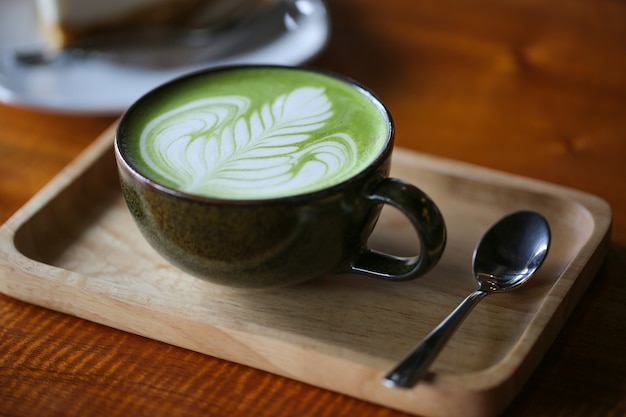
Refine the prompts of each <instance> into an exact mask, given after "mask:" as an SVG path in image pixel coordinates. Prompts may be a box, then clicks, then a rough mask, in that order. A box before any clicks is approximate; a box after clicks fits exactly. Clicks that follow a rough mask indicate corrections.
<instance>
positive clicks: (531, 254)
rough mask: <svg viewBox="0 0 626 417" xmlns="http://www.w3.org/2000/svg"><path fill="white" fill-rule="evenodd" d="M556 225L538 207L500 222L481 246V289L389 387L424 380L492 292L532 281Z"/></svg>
mask: <svg viewBox="0 0 626 417" xmlns="http://www.w3.org/2000/svg"><path fill="white" fill-rule="evenodd" d="M550 237H551V236H550V227H549V225H548V222H547V221H546V219H545V218H544V217H543V216H542V215H541V214H539V213H536V212H534V211H518V212H515V213H512V214H509V215H507V216H505V217H503V218H502V219H500V220H499V221H498V222H496V223H495V224H494V225H493V226H491V228H489V229H488V230H487V232H486V233H485V234H484V235H483V237H482V239H481V240H480V242H479V243H478V245H477V246H476V249H475V250H474V255H473V261H472V271H473V273H474V278H475V279H476V282H477V283H478V289H476V290H475V291H474V292H472V293H471V294H470V295H468V296H467V297H466V298H465V299H464V300H463V301H462V302H461V303H460V304H459V305H458V307H457V308H456V309H454V311H452V313H450V315H449V316H448V317H446V318H445V319H444V320H443V321H442V322H441V323H440V324H439V325H438V326H437V327H436V328H435V329H434V330H433V331H432V332H431V333H429V334H428V336H426V337H425V338H424V340H423V341H422V342H421V343H420V344H419V345H418V346H417V347H416V348H415V349H414V350H413V351H412V352H411V353H410V354H409V355H408V356H407V357H406V358H405V359H403V360H402V361H401V362H400V364H399V365H398V366H396V368H394V369H393V370H392V371H391V372H390V373H389V374H387V375H386V376H385V378H384V379H383V384H384V385H385V386H388V387H400V388H411V387H413V386H415V384H417V382H418V381H419V380H421V379H422V378H423V376H424V375H425V374H426V371H427V370H428V367H429V366H430V365H431V364H432V362H433V361H434V360H435V358H436V356H437V355H438V354H439V352H440V351H441V349H443V346H444V345H445V343H446V342H447V341H448V339H449V338H450V337H451V336H452V334H453V333H454V331H455V330H456V328H457V327H458V326H459V325H460V324H461V322H462V321H463V319H465V317H466V316H467V315H468V314H469V312H470V311H471V310H472V309H473V308H474V306H475V305H476V304H477V303H478V302H479V301H480V300H481V299H482V298H483V297H485V296H486V295H488V294H491V293H495V292H503V291H510V290H513V289H515V288H518V287H519V286H520V285H522V284H524V283H526V282H527V281H528V280H529V278H530V277H531V276H533V274H534V273H535V271H537V269H539V267H540V266H541V264H542V263H543V261H544V260H545V258H546V256H547V254H548V248H549V246H550Z"/></svg>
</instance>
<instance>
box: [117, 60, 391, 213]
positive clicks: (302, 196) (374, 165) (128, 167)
mask: <svg viewBox="0 0 626 417" xmlns="http://www.w3.org/2000/svg"><path fill="white" fill-rule="evenodd" d="M239 69H285V70H290V71H300V72H310V73H315V74H321V75H325V76H328V77H331V78H335V79H337V80H339V81H342V82H345V83H348V84H350V85H352V86H353V87H354V88H356V89H357V90H359V91H360V92H361V94H364V95H365V96H367V97H369V98H370V99H372V101H374V102H375V104H376V105H377V106H378V107H380V110H381V111H382V113H383V115H384V117H385V118H386V120H387V138H386V139H385V142H384V144H383V148H382V150H381V151H380V152H379V154H378V155H376V157H375V158H374V159H373V160H372V161H371V162H370V163H369V164H368V165H367V166H366V167H365V168H363V169H362V170H360V171H358V172H357V173H355V174H354V175H351V176H350V177H349V178H346V179H344V180H343V181H341V182H338V183H336V184H333V185H331V186H328V187H325V188H322V189H319V190H313V191H308V192H304V193H298V194H291V195H284V196H275V197H260V198H224V197H210V196H205V195H200V194H194V193H189V192H186V191H181V190H178V189H176V188H173V187H170V186H167V185H164V184H162V183H160V182H158V181H156V180H154V179H152V178H150V177H148V176H147V175H145V174H143V173H142V172H141V171H140V170H139V169H137V168H136V167H135V166H133V164H132V163H131V162H130V161H129V160H128V159H127V157H126V155H124V153H123V152H122V150H121V149H120V144H119V142H120V140H121V139H120V137H121V133H120V132H121V131H122V130H123V128H124V126H125V121H126V119H127V118H128V115H129V114H130V113H132V112H134V111H135V109H136V108H137V107H139V106H140V105H142V103H143V102H145V101H147V100H149V99H150V97H151V96H152V95H154V94H157V93H158V92H160V91H162V90H165V89H167V88H170V87H171V86H172V85H174V84H179V83H182V82H185V81H187V80H189V79H193V78H196V77H201V76H204V75H206V74H207V73H217V72H223V71H232V70H239ZM394 136H395V128H394V122H393V118H392V116H391V113H390V111H389V109H388V108H387V106H386V105H385V104H384V103H383V101H382V100H381V99H380V98H379V97H378V96H377V95H376V94H375V93H374V92H373V91H372V90H370V89H369V88H367V87H365V86H364V85H363V84H361V83H359V82H358V81H355V80H354V79H352V78H350V77H348V76H345V75H343V74H339V73H336V72H332V71H328V70H325V69H320V68H313V67H306V68H305V67H294V66H288V65H273V64H241V65H224V66H219V67H213V68H207V69H202V70H199V71H194V72H191V73H188V74H185V75H183V76H180V77H176V78H174V79H172V80H170V81H167V82H165V83H163V84H161V85H159V86H157V87H155V88H153V89H151V90H149V91H147V92H146V93H144V94H143V95H142V96H141V97H139V98H138V99H137V100H135V102H133V104H131V105H130V106H129V107H128V108H127V109H126V110H125V111H124V113H123V114H122V116H121V117H120V119H119V122H118V125H117V127H116V129H115V140H114V153H115V159H116V160H117V162H118V165H119V167H120V168H122V167H123V169H124V170H125V171H126V172H127V173H128V174H130V175H132V176H133V177H134V178H135V179H136V180H138V181H140V182H141V183H143V184H145V185H147V186H149V187H152V188H154V189H156V190H158V191H160V192H163V193H165V194H168V195H171V196H173V197H177V198H182V199H186V200H191V201H196V202H207V203H219V204H230V205H259V204H264V203H265V204H267V203H284V202H295V201H301V200H311V199H318V198H322V197H324V196H327V195H330V194H334V193H336V192H338V191H340V190H342V189H344V188H347V187H348V186H349V185H350V184H351V183H353V182H354V181H358V180H359V179H360V178H363V177H366V176H368V175H369V174H370V172H371V171H375V170H377V169H378V167H379V166H380V165H381V164H382V163H383V162H384V161H385V160H387V159H388V157H389V156H390V154H391V152H392V151H393V144H394Z"/></svg>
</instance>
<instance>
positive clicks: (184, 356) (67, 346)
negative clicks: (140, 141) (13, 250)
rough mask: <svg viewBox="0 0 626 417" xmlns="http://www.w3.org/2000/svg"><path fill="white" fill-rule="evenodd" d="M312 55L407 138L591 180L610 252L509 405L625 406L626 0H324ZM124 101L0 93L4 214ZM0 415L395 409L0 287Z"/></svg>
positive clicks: (574, 182)
mask: <svg viewBox="0 0 626 417" xmlns="http://www.w3.org/2000/svg"><path fill="white" fill-rule="evenodd" d="M328 6H329V9H330V12H331V15H332V16H333V21H334V28H333V33H332V38H331V42H330V43H329V45H328V47H327V49H326V50H325V51H324V52H323V53H322V54H321V55H320V56H319V57H317V58H316V59H315V60H314V61H313V62H312V63H311V64H312V65H314V66H317V67H321V68H326V69H330V70H334V71H337V72H340V73H343V74H346V75H348V76H351V77H353V78H355V79H357V80H358V81H360V82H362V83H364V84H366V85H368V86H369V87H371V88H372V89H373V90H374V91H375V92H376V93H377V94H378V95H379V96H380V97H381V98H382V99H383V101H385V102H386V103H387V104H388V106H389V108H390V109H391V112H392V113H393V115H394V118H395V122H396V127H397V144H398V145H399V146H403V147H407V148H412V149H415V150H419V151H421V152H426V153H429V154H433V155H438V156H443V157H447V158H452V159H457V160H463V161H468V162H471V163H474V164H478V165H483V166H487V167H491V168H496V169H498V170H502V171H508V172H512V173H516V174H521V175H524V176H528V177H533V178H537V179H541V180H544V181H549V182H553V183H557V184H560V185H564V186H568V187H573V188H577V189H580V190H583V191H586V192H589V193H592V194H595V195H598V196H600V197H602V198H604V199H605V200H607V201H608V202H609V204H610V205H611V206H612V209H613V216H614V217H613V229H612V243H611V247H610V249H609V252H608V256H607V259H606V262H605V264H604V266H603V267H602V269H601V271H600V272H599V273H598V275H597V277H596V278H595V279H594V281H593V283H592V284H591V286H590V287H589V289H588V291H587V293H586V294H585V296H584V297H583V298H582V300H581V301H580V302H579V304H578V305H577V307H576V308H575V309H574V311H573V313H572V315H571V317H570V319H569V320H568V322H567V323H566V325H565V327H564V328H563V329H562V331H561V332H560V334H559V336H558V337H557V339H556V341H555V342H554V344H553V345H552V347H551V348H550V350H549V351H548V353H547V354H546V356H545V358H544V360H543V361H542V362H541V364H540V366H539V367H538V369H537V370H536V372H535V373H534V375H533V376H532V377H531V379H530V380H529V381H528V383H527V384H526V386H525V388H524V389H523V390H522V392H521V393H520V394H519V395H518V397H517V399H516V400H515V401H514V402H513V403H512V405H511V406H510V408H509V409H508V410H507V411H506V412H505V415H507V416H526V415H533V416H551V417H552V416H568V417H569V416H586V417H587V416H618V415H620V416H621V415H626V377H625V375H626V337H625V335H626V332H625V331H626V280H624V274H625V271H626V185H624V179H626V4H625V3H623V2H619V1H617V0H605V1H602V2H588V1H582V0H567V1H562V0H556V1H546V0H542V1H535V2H522V1H517V0H498V1H496V0H473V1H458V0H457V1H448V0H443V1H439V2H416V1H413V0H387V1H385V2H374V1H365V0H350V1H348V0H345V1H338V0H337V1H331V2H329V5H328ZM114 120H115V117H113V116H111V117H95V116H94V117H91V116H72V115H58V114H49V113H41V112H37V111H33V110H27V109H17V108H12V107H8V106H5V105H0V126H1V129H0V222H4V221H5V220H7V219H8V218H9V217H10V216H11V214H12V213H13V212H15V211H16V210H17V209H18V208H19V207H20V206H22V205H23V204H24V203H25V202H26V201H27V200H28V199H29V198H30V197H31V196H32V195H34V194H35V193H36V192H37V191H38V190H39V189H40V188H41V187H42V186H43V185H44V184H45V183H46V182H47V181H48V180H49V179H51V178H52V177H53V176H54V175H55V174H56V173H57V172H58V171H59V170H60V169H61V168H63V167H64V166H65V165H66V164H67V163H68V162H70V161H71V160H72V159H73V158H74V157H75V156H76V155H78V154H79V153H80V151H81V150H82V149H84V148H85V147H86V146H87V145H88V144H89V143H90V142H92V141H93V140H94V139H95V138H96V137H97V135H98V134H99V133H100V132H101V131H103V130H104V129H105V128H106V127H107V126H109V125H110V124H111V123H113V122H114ZM0 415H3V416H47V415H63V416H72V415H81V416H85V415H108V416H114V415H121V416H128V415H146V416H160V415H164V416H176V415H181V416H183V415H184V416H195V415H198V416H200V415H203V416H205V415H211V416H231V417H233V416H249V415H256V416H288V415H289V416H291V415H298V416H322V415H329V416H330V415H332V416H342V415H345V416H354V415H359V416H399V415H402V414H401V413H399V412H396V411H393V410H390V409H386V408H382V407H379V406H375V405H372V404H369V403H367V402H363V401H359V400H356V399H353V398H349V397H346V396H342V395H339V394H335V393H332V392H328V391H325V390H322V389H318V388H315V387H311V386H308V385H305V384H302V383H300V382H296V381H293V380H289V379H285V378H282V377H278V376H274V375H271V374H267V373H265V372H262V371H258V370H255V369H250V368H247V367H245V366H241V365H238V364H234V363H229V362H226V361H223V360H219V359H215V358H212V357H208V356H204V355H201V354H199V353H194V352H190V351H186V350H183V349H180V348H176V347H173V346H170V345H166V344H163V343H160V342H156V341H152V340H148V339H145V338H142V337H139V336H135V335H132V334H128V333H124V332H121V331H117V330H113V329H110V328H107V327H104V326H100V325H97V324H93V323H90V322H87V321H84V320H80V319H77V318H73V317H69V316H66V315H63V314H60V313H56V312H53V311H49V310H46V309H42V308H39V307H35V306H32V305H29V304H26V303H23V302H20V301H16V300H14V299H12V298H9V297H7V296H5V295H0Z"/></svg>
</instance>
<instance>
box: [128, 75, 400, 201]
mask: <svg viewBox="0 0 626 417" xmlns="http://www.w3.org/2000/svg"><path fill="white" fill-rule="evenodd" d="M391 137H392V131H391V121H390V118H389V116H388V113H387V112H386V110H385V109H384V106H382V104H381V103H380V102H379V101H378V100H376V98H375V97H372V96H371V93H369V92H368V91H366V90H364V89H361V88H360V87H358V86H357V85H355V84H352V83H350V82H346V81H344V80H342V79H339V78H336V77H333V76H329V75H326V74H323V73H320V72H315V71H306V70H294V69H290V68H282V67H241V68H234V69H230V68H226V69H224V70H215V71H208V72H206V73H199V74H192V75H190V76H189V77H184V78H183V79H180V80H178V81H175V82H172V83H169V84H167V85H164V86H162V87H161V88H158V89H156V90H155V91H153V92H151V93H150V94H147V95H146V96H144V97H143V98H142V99H140V100H138V102H137V103H135V104H134V105H133V106H132V107H131V108H130V109H129V110H128V111H127V113H126V114H125V115H124V117H123V123H121V124H120V128H119V129H118V139H117V142H116V143H117V145H118V146H119V147H121V148H123V155H124V159H125V160H126V161H127V162H128V163H129V164H130V166H132V167H133V168H134V169H135V170H137V172H138V173H140V174H141V175H143V176H145V177H146V178H148V179H150V180H151V181H153V182H156V183H158V184H160V185H162V186H165V187H167V188H171V189H174V190H177V191H182V192H185V193H188V194H192V195H198V196H204V197H210V198H221V199H235V200H256V199H266V198H278V197H287V196H293V195H300V194H305V193H310V192H314V191H319V190H323V189H326V188H328V187H331V186H333V185H336V184H338V183H341V182H343V181H345V180H348V179H350V178H351V177H353V176H355V175H357V174H358V173H359V172H362V171H363V170H364V169H366V168H367V167H369V166H370V164H371V162H372V161H374V160H375V159H376V158H377V157H378V156H379V155H380V153H381V151H382V150H383V149H384V148H385V147H386V146H387V142H388V141H389V140H391Z"/></svg>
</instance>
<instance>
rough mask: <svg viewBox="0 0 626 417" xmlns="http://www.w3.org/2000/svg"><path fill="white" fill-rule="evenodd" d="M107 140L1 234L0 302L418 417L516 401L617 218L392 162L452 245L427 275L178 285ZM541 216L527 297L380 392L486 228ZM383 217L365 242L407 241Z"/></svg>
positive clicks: (393, 246) (398, 245)
mask: <svg viewBox="0 0 626 417" xmlns="http://www.w3.org/2000/svg"><path fill="white" fill-rule="evenodd" d="M112 138H113V127H112V128H111V129H110V130H108V131H107V132H105V133H104V134H103V135H102V136H101V137H100V138H99V139H98V140H97V141H96V142H94V144H93V145H92V146H91V147H90V148H89V149H88V150H86V151H85V152H84V154H83V155H81V156H80V157H79V158H78V159H77V160H76V161H74V162H73V163H72V164H70V165H69V166H68V167H67V168H66V169H65V170H64V171H63V172H61V173H60V174H59V175H58V176H57V177H56V178H55V179H54V180H53V181H52V182H51V183H50V184H49V185H48V186H46V187H45V188H44V189H43V190H42V191H41V192H40V193H38V194H37V195H36V196H35V197H34V198H33V199H32V200H31V201H30V202H28V203H27V204H26V205H25V206H24V207H22V208H21V209H20V210H19V211H18V212H17V213H16V214H15V215H14V216H13V217H12V218H11V219H10V220H9V221H7V223H6V224H5V225H4V226H2V228H0V291H2V292H4V293H6V294H8V295H10V296H13V297H15V298H18V299H21V300H25V301H27V302H31V303H34V304H38V305H41V306H45V307H48V308H51V309H54V310H58V311H62V312H65V313H68V314H72V315H75V316H78V317H82V318H85V319H87V320H91V321H94V322H98V323H102V324H105V325H108V326H112V327H115V328H118V329H122V330H125V331H128V332H132V333H136V334H140V335H143V336H147V337H149V338H153V339H157V340H161V341H163V342H166V343H170V344H173V345H178V346H182V347H184V348H188V349H192V350H195V351H198V352H202V353H205V354H208V355H213V356H217V357H220V358H224V359H227V360H231V361H235V362H239V363H242V364H246V365H249V366H252V367H255V368H259V369H263V370H266V371H269V372H273V373H276V374H279V375H284V376H287V377H290V378H293V379H297V380H300V381H304V382H307V383H309V384H313V385H316V386H319V387H323V388H326V389H329V390H333V391H337V392H341V393H344V394H347V395H350V396H354V397H357V398H360V399H363V400H366V401H371V402H374V403H378V404H381V405H384V406H388V407H391V408H396V409H400V410H404V411H407V412H410V413H416V414H423V415H426V416H464V417H468V416H469V417H471V416H482V417H485V416H492V415H495V414H498V413H500V412H501V411H502V410H503V409H504V408H505V407H506V406H507V405H508V404H509V403H510V402H511V400H512V399H513V398H514V396H515V395H516V394H517V392H518V391H519V390H520V388H521V387H522V385H523V384H524V383H525V381H526V380H527V378H528V377H529V376H530V374H531V373H532V372H533V370H534V369H535V367H536V365H537V364H538V362H539V361H540V359H541V357H542V356H543V354H544V353H545V351H546V350H547V348H548V347H549V345H550V343H551V342H552V341H553V339H554V337H555V336H556V334H557V333H558V331H559V329H560V327H561V326H562V325H563V323H564V322H565V320H566V318H567V316H568V314H569V313H570V311H571V310H572V308H573V306H574V304H575V303H576V302H577V301H578V299H579V298H580V297H581V295H582V294H583V292H584V291H585V289H586V287H587V285H588V284H589V282H590V281H591V279H592V278H593V276H594V274H595V273H596V271H597V270H598V268H599V266H600V264H601V261H602V259H603V257H604V255H605V253H606V250H607V247H608V242H609V229H610V222H611V212H610V208H609V206H608V205H607V204H606V203H605V202H604V201H603V200H600V199H599V198H597V197H594V196H590V195H588V194H584V193H581V192H578V191H575V190H571V189H565V188H562V187H559V186H555V185H551V184H546V183H542V182H538V181H534V180H530V179H527V178H521V177H518V176H513V175H509V174H504V173H501V172H496V171H492V170H487V169H484V168H480V167H475V166H471V165H467V164H463V163H459V162H453V161H448V160H442V159H437V158H433V157H431V156H427V155H420V154H418V153H415V152H411V151H408V150H403V149H397V150H396V152H395V155H394V168H393V172H392V173H393V175H394V176H397V177H400V178H404V179H407V180H409V181H411V182H413V183H415V184H417V185H419V186H420V187H421V188H422V189H423V190H424V191H425V192H427V193H428V194H430V196H431V197H432V198H433V199H434V200H435V201H436V202H437V203H438V204H439V205H440V208H441V210H442V212H443V214H444V217H445V219H446V221H447V226H448V233H449V243H448V246H447V249H446V253H445V255H444V257H443V259H442V260H441V262H440V264H439V265H438V266H437V267H436V268H435V269H434V270H433V271H432V272H431V273H429V274H428V275H426V276H425V277H423V278H420V279H418V280H414V281H410V282H405V283H388V282H383V281H378V280H375V279H372V278H365V277H359V276H352V275H344V276H328V277H323V278H320V279H317V280H313V281H310V282H308V283H305V284H302V285H298V286H294V287H290V288H283V289H274V290H236V289H229V288H223V287H219V286H215V285H212V284H209V283H206V282H203V281H200V280H198V279H195V278H192V277H190V276H187V275H185V274H183V273H181V272H179V271H178V270H176V269H174V268H173V267H171V266H170V265H169V264H168V263H166V262H165V261H163V260H162V259H161V258H160V257H159V256H158V255H157V254H156V253H155V252H153V250H152V249H151V248H150V247H149V246H148V245H147V244H146V243H145V242H144V240H143V238H142V237H141V235H140V234H139V232H138V230H137V229H136V227H135V225H134V223H133V221H132V219H131V217H130V215H129V213H128V212H127V209H126V206H125V204H124V202H123V199H122V197H121V193H120V192H119V185H118V180H117V173H116V168H115V162H114V159H113V151H112V140H113V139H112ZM519 209H532V210H537V211H539V212H541V213H543V214H544V215H545V216H546V218H547V219H548V221H549V222H550V225H551V228H552V234H553V243H552V247H551V250H550V253H549V255H548V258H547V260H546V263H545V264H544V265H543V266H542V268H541V269H540V271H539V273H538V274H537V275H536V277H535V278H533V280H532V281H531V282H530V283H528V284H527V285H526V286H524V287H522V288H521V289H519V290H517V291H515V292H512V293H506V294H498V295H492V296H490V297H487V298H486V299H485V300H483V301H482V303H481V304H480V305H479V306H478V307H477V308H476V309H475V310H474V311H473V312H472V314H471V315H470V316H469V318H468V319H467V320H466V321H465V323H464V324H463V325H462V327H461V328H460V329H459V330H458V331H457V333H456V334H455V336H454V337H453V338H452V340H451V341H450V342H449V344H448V345H447V347H446V348H445V350H444V351H443V352H442V354H441V356H440V357H439V358H438V359H437V361H436V362H435V363H434V364H433V366H432V369H431V370H432V373H431V374H430V375H429V377H428V378H427V380H425V381H424V382H421V383H420V384H419V385H418V386H416V387H415V388H413V389H408V390H407V389H391V388H386V387H384V386H383V385H382V383H381V378H382V377H383V375H384V374H385V373H386V372H387V371H388V370H389V369H391V367H392V366H393V365H394V364H396V362H397V361H399V360H400V359H401V358H402V357H403V356H404V355H405V354H406V353H408V352H409V351H410V350H411V349H412V348H413V347H414V345H416V344H417V343H418V342H419V341H420V339H421V338H422V337H423V336H425V335H426V334H427V333H428V332H429V331H430V330H431V329H432V328H433V327H434V326H435V325H436V324H437V323H438V322H439V321H440V320H441V319H442V318H443V317H444V316H445V315H447V314H448V313H449V312H450V311H451V310H452V309H453V308H454V307H455V306H456V304H457V303H458V302H459V301H461V299H462V298H463V297H464V296H465V295H467V294H468V293H469V292H470V291H471V290H473V289H474V281H473V278H472V277H471V256H472V252H473V249H474V246H475V243H476V242H477V240H478V239H479V238H480V236H481V235H482V234H483V232H484V231H485V230H486V228H487V227H489V226H490V225H491V224H492V223H493V222H494V221H496V220H497V219H498V218H500V217H501V216H503V215H505V214H507V213H509V212H511V211H514V210H519ZM410 230H412V229H411V228H410V227H406V222H405V220H404V218H403V217H402V216H401V215H399V214H398V213H397V212H396V211H395V209H388V208H385V209H384V210H383V215H382V217H381V220H380V222H379V224H378V226H377V229H376V231H375V233H374V235H373V237H372V239H371V241H372V244H373V245H374V246H375V247H378V248H381V249H387V250H391V251H396V252H398V253H401V252H403V251H405V250H406V249H405V248H406V247H410V246H411V245H410V243H411V241H412V240H413V239H414V236H412V234H411V233H409V231H410Z"/></svg>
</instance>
